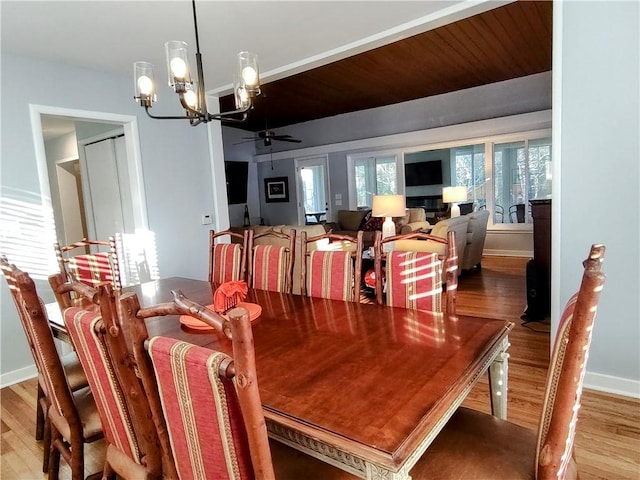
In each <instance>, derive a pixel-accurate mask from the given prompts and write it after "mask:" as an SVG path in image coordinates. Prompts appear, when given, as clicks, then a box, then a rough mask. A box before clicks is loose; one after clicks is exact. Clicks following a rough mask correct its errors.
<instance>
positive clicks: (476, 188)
mask: <svg viewBox="0 0 640 480" xmlns="http://www.w3.org/2000/svg"><path fill="white" fill-rule="evenodd" d="M484 150H485V146H484V144H478V145H469V146H465V147H456V148H452V149H451V163H452V165H453V168H454V171H453V175H452V178H455V182H452V183H454V184H455V185H457V186H461V185H464V186H466V187H467V202H473V204H474V205H475V206H476V208H478V207H481V206H483V205H486V203H487V193H486V186H485V183H486V181H485V168H484Z"/></svg>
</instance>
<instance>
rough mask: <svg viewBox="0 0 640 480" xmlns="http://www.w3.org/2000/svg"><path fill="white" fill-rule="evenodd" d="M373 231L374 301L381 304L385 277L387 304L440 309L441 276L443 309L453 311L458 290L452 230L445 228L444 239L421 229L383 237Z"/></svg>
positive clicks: (414, 308)
mask: <svg viewBox="0 0 640 480" xmlns="http://www.w3.org/2000/svg"><path fill="white" fill-rule="evenodd" d="M376 233H377V235H376V238H375V244H374V252H375V259H374V271H375V277H376V300H377V302H378V303H379V304H381V305H382V304H384V303H385V302H384V299H385V297H384V293H383V283H382V280H383V278H385V279H386V304H387V305H389V306H394V307H403V308H409V309H413V310H429V311H434V312H440V311H442V282H443V279H444V282H445V285H446V310H447V312H449V313H455V311H456V302H457V292H458V250H457V247H456V236H455V232H453V231H449V232H447V238H446V239H444V238H441V237H437V236H435V235H429V234H427V233H424V232H410V233H407V234H403V235H394V236H391V237H387V238H384V239H383V238H382V235H381V234H380V232H376ZM385 247H386V248H385ZM385 250H390V251H388V252H385ZM383 262H385V269H384V272H383V267H382V263H383Z"/></svg>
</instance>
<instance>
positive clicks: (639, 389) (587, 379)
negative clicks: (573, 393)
mask: <svg viewBox="0 0 640 480" xmlns="http://www.w3.org/2000/svg"><path fill="white" fill-rule="evenodd" d="M584 388H589V389H591V390H597V391H599V392H604V393H612V394H614V395H623V396H625V397H632V398H638V399H640V381H638V380H631V379H628V378H621V377H613V376H611V375H604V374H602V373H593V372H586V374H585V376H584Z"/></svg>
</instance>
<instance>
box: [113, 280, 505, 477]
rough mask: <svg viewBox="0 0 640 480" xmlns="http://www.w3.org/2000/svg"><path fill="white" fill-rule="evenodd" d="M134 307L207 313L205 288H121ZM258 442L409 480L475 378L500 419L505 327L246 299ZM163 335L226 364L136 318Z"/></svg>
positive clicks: (158, 324)
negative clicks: (184, 305) (133, 297)
mask: <svg viewBox="0 0 640 480" xmlns="http://www.w3.org/2000/svg"><path fill="white" fill-rule="evenodd" d="M125 290H126V291H132V292H135V293H136V294H137V295H138V297H139V301H140V304H141V305H142V306H150V305H154V304H157V303H161V302H166V301H171V300H172V294H171V291H172V290H181V291H182V292H183V293H184V294H185V295H186V296H187V297H188V298H190V299H192V300H194V301H196V302H198V303H202V304H204V305H208V304H211V303H213V302H212V299H213V293H212V286H211V285H210V284H209V283H208V282H205V281H198V280H191V279H187V278H179V277H172V278H166V279H161V280H156V281H153V282H148V283H144V284H142V285H138V286H135V287H127V288H126V289H125ZM246 301H247V302H251V303H257V304H259V305H260V306H261V307H262V313H261V315H260V316H259V317H258V318H257V319H256V320H255V321H254V322H253V323H252V330H253V336H254V343H255V352H256V367H257V374H258V382H259V389H260V396H261V400H262V405H263V410H264V415H265V419H266V423H267V430H268V432H269V436H271V437H272V438H274V439H276V440H278V441H281V442H283V443H285V444H287V445H290V446H292V447H294V448H297V449H299V450H301V451H303V452H305V453H307V454H309V455H312V456H314V457H316V458H319V459H321V460H323V461H325V462H327V463H330V464H333V465H335V466H337V467H339V468H342V469H344V470H346V471H348V472H350V473H353V474H355V475H357V476H359V477H361V478H366V479H376V480H382V479H394V480H400V479H402V480H407V479H410V478H411V476H410V470H411V468H412V467H413V465H415V463H416V462H417V461H418V459H419V458H420V456H421V455H422V454H423V453H424V452H425V450H426V449H427V448H428V447H429V444H430V443H431V442H432V441H433V439H434V438H435V437H436V436H437V434H438V432H439V431H440V430H441V429H442V427H443V426H444V425H445V424H446V422H447V420H448V419H449V418H450V417H451V415H452V414H453V413H454V411H455V410H456V408H457V407H458V406H459V405H460V404H461V403H462V401H463V400H464V398H465V397H466V395H467V394H468V393H469V391H470V390H471V388H472V387H473V385H474V384H475V383H476V381H477V380H478V378H479V377H480V376H481V375H483V374H484V373H485V372H486V371H487V370H489V372H490V384H491V385H490V387H491V388H490V390H491V404H492V409H493V412H494V414H495V415H496V416H499V417H501V418H506V401H507V358H508V354H507V353H506V350H507V348H508V346H509V342H508V333H509V330H510V329H511V327H512V326H513V325H512V324H511V323H510V322H507V321H505V320H497V319H491V318H482V317H469V316H462V315H449V314H443V313H430V312H421V311H413V310H406V309H402V308H392V307H387V306H382V305H377V304H362V303H355V302H343V301H337V300H328V299H321V298H312V297H305V296H300V295H292V294H283V293H277V292H268V291H263V290H252V289H250V290H249V293H248V297H247V299H246ZM147 329H148V331H149V335H150V337H153V336H156V335H163V336H168V337H172V338H177V339H182V340H186V341H189V342H191V343H195V344H198V345H202V346H206V347H210V348H214V349H218V350H222V351H226V352H228V353H229V354H231V353H232V352H231V343H230V341H229V340H228V339H226V338H225V337H223V336H222V335H218V334H216V333H215V332H214V331H206V330H193V329H191V328H187V327H185V326H184V325H182V324H181V322H180V320H179V318H178V317H156V318H150V319H148V320H147Z"/></svg>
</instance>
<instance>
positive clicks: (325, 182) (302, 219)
mask: <svg viewBox="0 0 640 480" xmlns="http://www.w3.org/2000/svg"><path fill="white" fill-rule="evenodd" d="M295 167H296V190H297V197H298V224H299V225H310V224H316V223H326V222H327V220H328V219H329V218H330V217H331V211H330V206H329V205H330V202H329V198H330V197H329V172H328V165H327V156H326V155H322V156H319V157H312V158H304V159H298V158H296V160H295Z"/></svg>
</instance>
